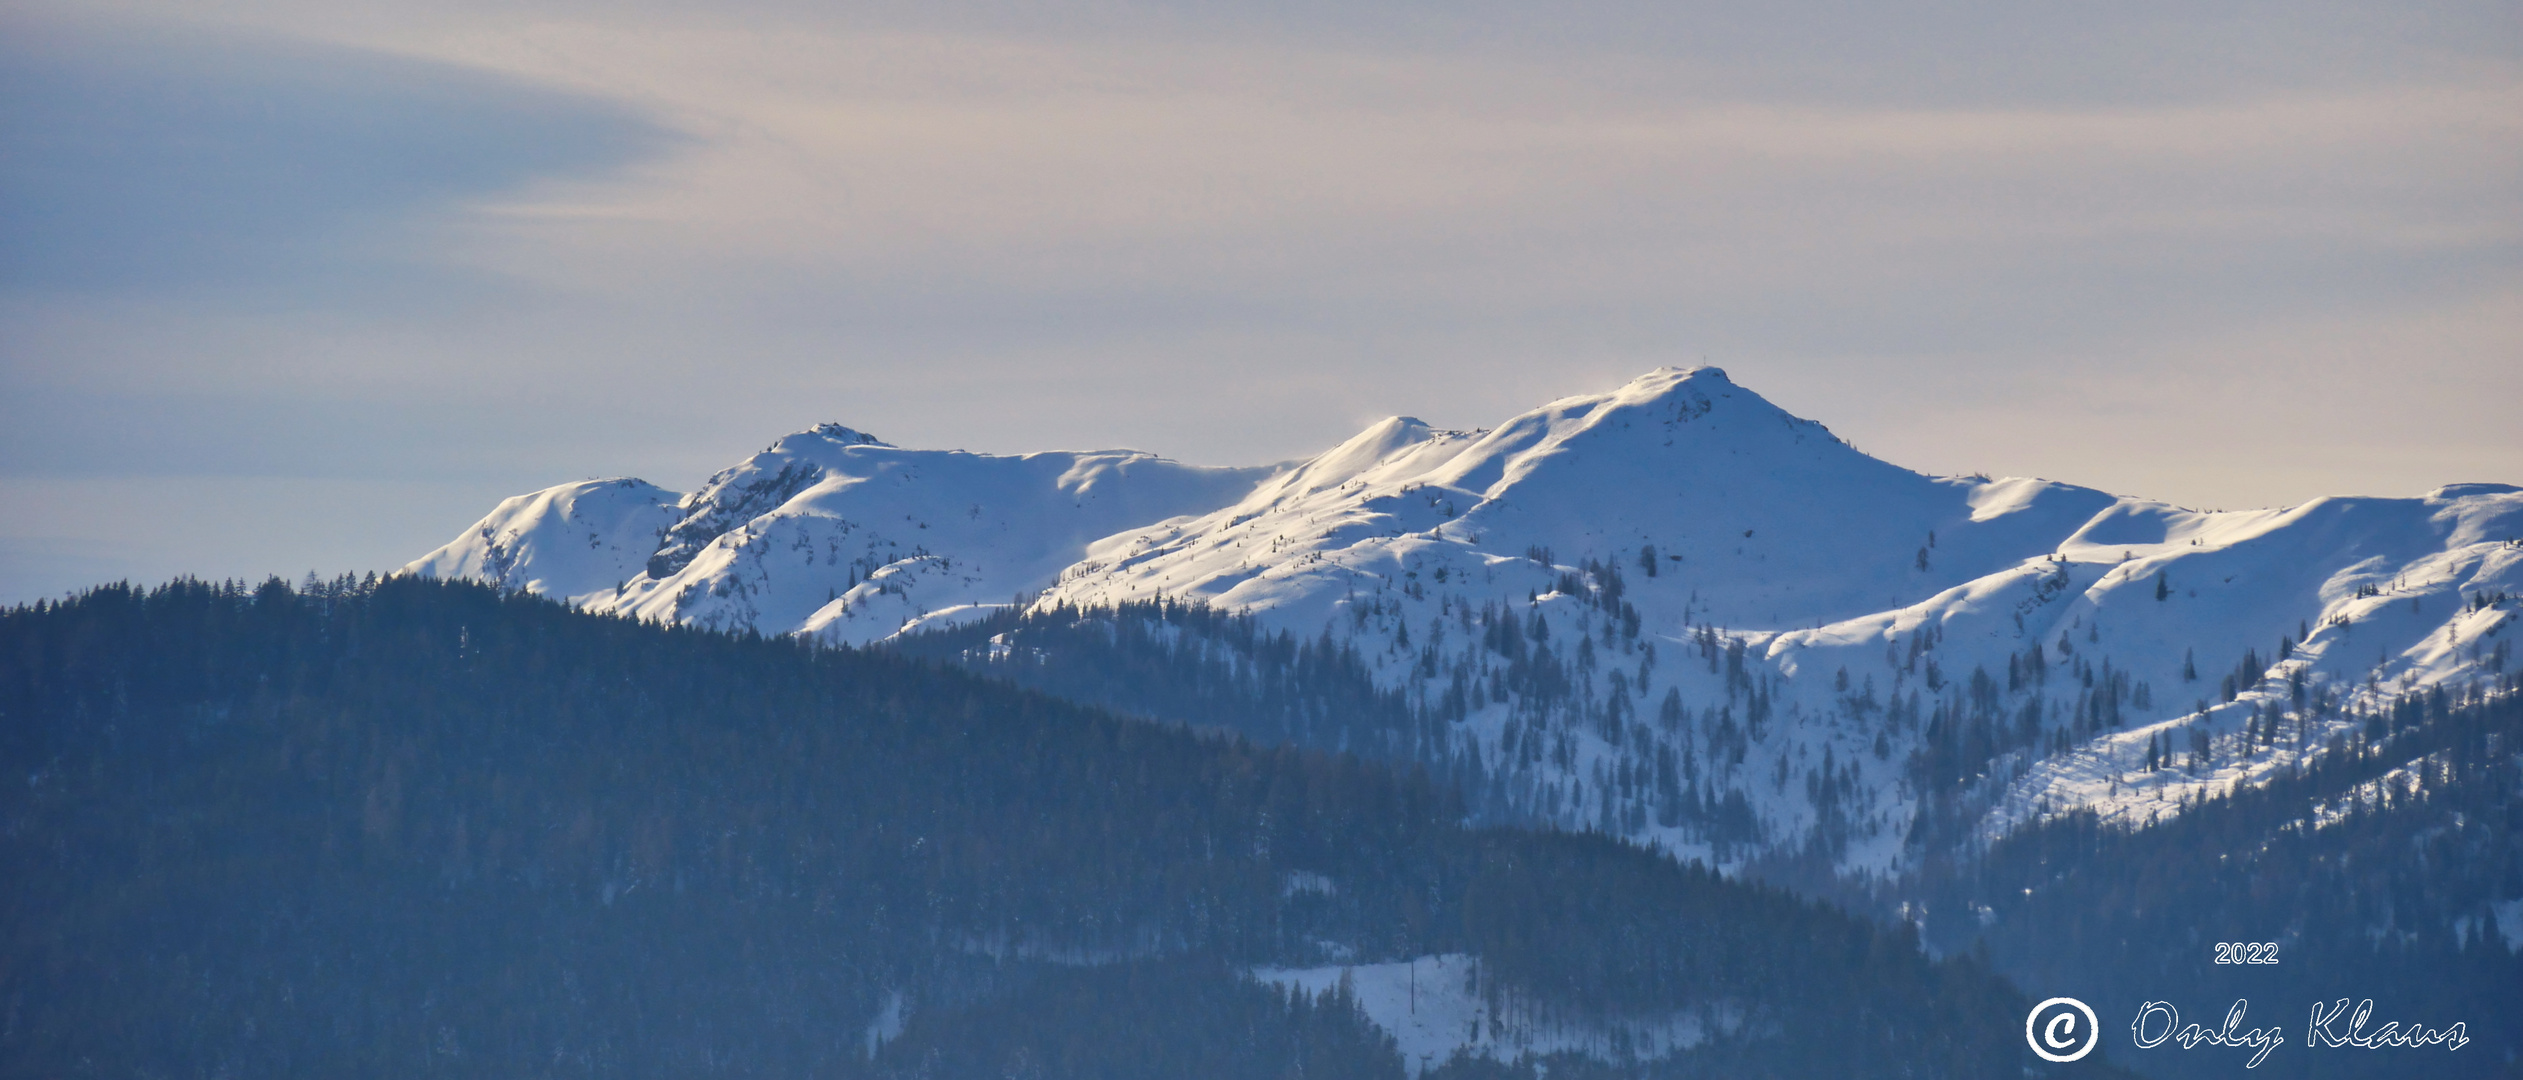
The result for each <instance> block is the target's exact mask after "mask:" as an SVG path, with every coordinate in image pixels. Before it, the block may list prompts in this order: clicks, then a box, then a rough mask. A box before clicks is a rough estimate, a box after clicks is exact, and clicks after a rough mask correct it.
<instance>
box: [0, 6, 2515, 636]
mask: <svg viewBox="0 0 2523 1080" xmlns="http://www.w3.org/2000/svg"><path fill="white" fill-rule="evenodd" d="M702 7H706V10H696V9H697V8H702ZM1364 7H1366V6H1363V5H1353V4H1333V3H1323V2H1314V0H1294V2H1287V3H1277V4H1269V5H1256V4H1225V3H1217V2H1214V0H1145V2H1142V0H1108V2H1087V3H1079V4H1071V5H1056V6H1046V5H1040V4H1015V3H1004V4H1002V3H990V2H963V0H930V2H923V3H917V4H914V3H870V4H851V3H812V4H810V3H803V2H790V0H736V2H732V3H718V4H712V5H686V4H659V3H652V2H648V0H626V2H609V3H604V4H595V3H579V2H574V0H498V2H489V0H482V2H469V0H456V2H446V3H434V4H426V5H415V4H410V3H408V2H398V3H378V2H369V0H327V2H323V3H317V2H314V0H225V2H222V3H220V4H216V5H201V4H175V3H160V2H154V0H136V2H127V3H83V4H63V3H51V2H33V3H29V2H24V0H0V499H5V504H4V505H6V506H7V507H8V508H9V509H8V512H7V513H6V514H5V515H0V603H12V602H22V601H27V600H32V599H34V598H36V597H40V596H55V595H60V594H62V593H64V592H66V591H68V590H72V589H76V588H79V587H82V586H85V585H89V584H94V583H98V582H103V581H108V580H114V579H120V578H130V579H132V580H136V581H144V582H145V581H154V580H162V579H165V578H168V577H172V576H174V575H177V574H195V575H202V576H209V577H230V576H236V577H260V576H262V575H264V574H267V573H281V574H285V575H288V576H291V577H296V576H299V575H302V574H304V573H306V572H309V571H316V572H321V573H325V574H331V573H335V572H341V571H364V570H389V569H392V568H393V567H395V566H399V565H401V564H402V563H403V562H405V561H408V560H410V559H412V558H415V557H417V556H419V555H421V554H423V553H424V552H426V551H428V550H429V549H430V548H432V547H435V546H436V545H438V544H440V543H443V542H445V541H446V540H448V539H450V538H452V537H454V536H455V535H456V534H457V533H458V532H460V531H462V530H463V529H464V528H465V527H466V526H467V525H468V524H469V523H471V522H472V521H473V520H474V519H476V518H478V517H480V516H481V515H482V514H483V513H486V512H488V510H489V509H490V508H491V506H492V505H494V504H495V503H496V502H497V501H498V500H499V499H500V498H502V497H504V496H507V495H511V494H516V493H519V492H523V491H528V490H532V489H535V488H539V487H543V486H547V485H550V484H554V483H561V482H567V481H573V480H579V479H584V478H588V477H596V476H620V475H634V476H641V477H644V478H646V479H649V480H651V481H654V482H656V483H659V484H663V485H666V486H668V487H670V488H676V489H683V488H687V487H689V486H691V485H693V484H695V483H696V482H698V481H699V480H700V479H701V478H702V477H704V476H706V475H707V474H709V473H710V472H712V471H715V470H716V469H718V468H722V467H725V466H727V465H730V464H733V463H735V462H736V461H738V460H740V459H742V458H743V457H744V456H745V455H747V454H749V453H751V452H753V451H754V450H757V449H759V448H761V447H762V446H764V445H766V444H768V443H769V442H770V441H771V440H772V439H774V438H776V437H777V436H778V435H780V434H782V433H784V432H788V431H793V430H797V429H801V428H804V427H808V426H811V425H813V424H815V423H818V422H823V421H839V422H842V423H846V424H849V425H850V426H853V427H856V428H859V429H862V430H866V431H871V432H874V433H876V434H877V435H879V436H880V437H883V438H885V439H887V440H889V441H892V442H894V443H897V444H900V445H905V446H920V447H959V448H965V449H971V450H977V451H985V452H997V453H1015V452H1024V451H1030V450H1044V449H1088V448H1103V447H1114V446H1128V447H1136V448H1139V449H1145V450H1150V451H1154V452H1157V453H1161V454H1165V455H1167V456H1170V457H1174V458H1178V459H1181V460H1186V461H1193V462H1202V463H1215V464H1247V463H1257V462H1266V461H1275V460H1284V459H1288V458H1293V457H1299V456H1303V455H1307V454H1310V453H1313V452H1317V451H1319V450H1322V449H1325V448H1328V447H1329V446H1331V445H1332V444H1334V443H1336V442H1338V441H1339V440H1341V439H1342V438H1345V437H1346V436H1348V435H1349V434H1351V433H1353V432H1355V431H1356V430H1357V429H1359V428H1360V427H1363V426H1365V425H1366V424H1367V423H1369V422H1372V421H1373V420H1375V419H1378V418H1381V417H1384V416H1388V415H1394V414H1405V415H1412V416H1417V417H1420V418H1422V419H1425V420H1427V421H1428V422H1430V423H1433V424H1437V425H1439V426H1442V427H1461V428H1469V427H1482V426H1488V425H1491V424H1494V423H1496V422H1498V421H1499V420H1502V419H1504V418H1506V417H1508V416H1510V415H1513V414H1515V413H1517V412H1520V411H1523V410H1525V409H1528V408H1531V407H1533V406H1535V405H1538V404H1540V403H1542V402H1545V401H1548V400H1550V399H1553V398H1556V397H1561V396H1565V395H1568V394H1574V393H1585V392H1595V391H1601V390H1605V389H1609V388H1611V387H1613V386H1616V385H1618V384H1620V383H1621V382H1623V381H1626V380H1627V379H1628V378H1630V377H1632V376H1635V375H1637V374H1639V373H1641V372H1644V371H1647V370H1649V369H1652V368H1655V367H1659V366H1663V365H1667V364H1674V365H1684V366H1687V365H1692V364H1700V363H1712V364H1717V365H1720V366H1723V367H1725V368H1726V369H1727V370H1728V371H1729V373H1730V374H1731V375H1732V377H1733V378H1734V380H1735V381H1736V382H1737V383H1738V384H1741V385H1743V386H1746V387H1749V388H1750V389H1753V390H1755V391H1757V392H1759V393H1761V394H1763V395H1764V396H1767V397H1769V398H1770V399H1771V400H1773V401H1775V402H1777V403H1779V404H1780V405H1781V406H1783V407H1785V408H1787V409H1789V410H1791V411H1793V412H1796V413H1798V414H1799V415H1803V416H1806V417H1810V418H1813V419H1816V420H1820V421H1822V422H1824V423H1826V424H1829V425H1830V426H1831V427H1832V429H1833V430H1834V431H1836V432H1838V433H1839V434H1840V435H1842V436H1843V437H1845V438H1847V439H1849V440H1850V441H1851V442H1853V443H1854V444H1856V445H1857V446H1858V447H1859V448H1860V449H1863V450H1866V451H1867V452H1869V453H1872V454H1875V455H1876V456H1878V457H1882V458H1885V459H1887V460H1890V461H1893V462H1896V463H1898V464H1902V465H1905V466H1908V467H1911V468H1914V469H1918V470H1921V471H1924V472H1931V473H1968V472H1987V473H1989V474H1991V475H2035V476H2044V477H2049V478H2052V479H2058V480H2065V481H2069V482H2074V483H2080V484H2087V485H2091V486H2095V487H2100V488H2104V489H2106V490H2110V491H2114V492H2118V493H2123V494H2130V495H2140V496H2146V497H2150V498H2158V499H2165V500H2169V501H2173V502H2176V503H2180V504H2183V505H2188V506H2196V507H2206V508H2239V507H2248V506H2270V505H2286V504H2291V503H2295V502H2300V501H2302V500H2305V499H2308V498H2312V497H2316V496H2319V495H2324V494H2370V495H2396V496H2408V495H2416V494H2420V493H2423V492H2425V491H2427V490H2429V489H2432V488H2434V487H2436V486H2439V485H2441V484H2445V483H2451V482H2461V481H2482V480H2486V481H2502V482H2509V483H2523V420H2518V419H2517V417H2518V415H2523V7H2518V6H2516V5H2514V4H2512V3H2510V2H2505V0H2497V2H2435V0H2415V2H2395V3H2355V4H2346V3H2322V2H2319V0H2314V2H2309V3H2288V4H2274V3H2270V4H2222V5H2210V4H2198V3H2178V4H2175V3H2150V2H2137V3H2128V4H2118V5H2108V6H2104V7H2097V6H2095V5H2068V4H2059V3H2040V2H2034V3H2025V2H2023V0H2011V2H2007V3H1924V4H1911V5H1899V6H1895V5H1882V4H1853V3H1844V2H1842V3H1805V2H1788V3H1780V4H1763V5H1740V4H1701V3H1689V2H1683V3H1673V2H1658V3H1646V2H1639V3H1625V2H1612V3H1594V2H1582V0H1581V2H1570V3H1560V4H1552V5H1530V4H1520V5H1511V4H1501V3H1490V2H1483V0H1472V2H1449V3H1436V2H1424V3H1423V2H1414V0H1403V2H1399V3H1392V4H1384V5H1375V6H1373V7H1372V10H1362V8H1364Z"/></svg>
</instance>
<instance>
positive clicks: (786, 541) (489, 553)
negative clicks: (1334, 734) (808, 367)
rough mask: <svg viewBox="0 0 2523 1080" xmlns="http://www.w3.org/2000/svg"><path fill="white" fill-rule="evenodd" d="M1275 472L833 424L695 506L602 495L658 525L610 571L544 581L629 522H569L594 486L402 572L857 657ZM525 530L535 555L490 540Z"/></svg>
mask: <svg viewBox="0 0 2523 1080" xmlns="http://www.w3.org/2000/svg"><path fill="white" fill-rule="evenodd" d="M1271 471H1272V470H1271V469H1270V468H1259V469H1230V468H1208V467H1201V466H1192V465H1183V464H1180V463H1177V462H1173V461H1168V460H1166V459H1164V458H1160V457H1156V456H1154V455H1151V454H1144V453H1140V452H1137V451H1132V450H1105V451H1093V452H1085V453H1061V452H1055V453H1041V454H1026V455H1023V456H1021V457H1007V456H997V455H989V454H973V453H966V452H964V451H960V450H906V449H903V448H901V447H897V446H893V445H890V444H887V443H885V442H882V441H880V440H878V439H876V438H874V437H873V436H869V435H867V434H865V433H862V432H859V431H855V430H852V429H850V428H847V427H843V426H841V425H839V424H825V425H822V426H820V427H816V428H813V429H811V430H808V431H801V432H797V433H795V434H792V435H788V436H786V437H784V438H782V439H780V440H779V441H778V442H776V443H773V444H772V445H771V446H770V448H768V449H766V450H764V451H762V452H761V453H759V454H755V455H754V456H753V457H751V458H749V459H747V460H746V461H745V462H744V463H742V464H740V465H737V466H736V467H734V468H731V469H728V470H726V471H724V472H721V473H719V474H717V475H716V476H712V477H710V478H709V480H708V481H706V482H705V483H703V484H702V486H701V487H700V489H699V490H697V491H694V492H692V493H691V494H689V495H683V496H679V497H678V496H675V495H673V494H672V493H670V492H664V491H661V490H660V489H657V488H655V487H652V486H650V485H647V484H644V483H641V482H639V481H609V482H608V483H619V484H626V485H636V487H635V488H632V487H626V488H624V489H623V490H624V491H626V492H627V491H634V490H636V491H637V492H639V493H640V495H639V497H640V498H645V499H649V500H650V501H651V502H653V503H656V504H658V505H661V506H663V507H664V509H662V510H660V511H659V512H657V513H653V514H648V515H647V516H641V517H638V519H637V521H636V522H632V523H631V524H625V525H621V526H619V527H616V528H614V531H613V532H609V533H607V534H606V535H608V536H614V535H617V534H618V535H620V536H622V537H624V538H625V539H624V542H623V544H622V545H621V546H619V547H618V548H617V547H608V548H604V549H602V557H598V556H595V555H589V556H585V557H581V556H580V555H579V553H578V552H576V551H575V549H572V550H571V551H570V552H569V559H568V560H567V562H566V566H567V569H566V571H553V572H547V571H545V570H544V569H543V568H542V561H541V560H544V559H547V558H552V557H554V556H552V555H550V554H549V553H551V552H556V551H558V550H559V549H560V547H561V545H560V544H559V543H558V542H557V541H547V540H546V539H545V535H544V534H545V533H551V534H552V536H553V537H559V536H561V535H563V534H566V535H567V536H569V537H571V538H573V539H574V538H575V537H576V535H577V531H576V530H580V529H581V528H582V526H581V524H580V519H581V518H586V519H588V520H587V521H586V523H585V525H584V527H585V528H588V529H593V528H596V527H597V525H598V524H600V523H601V522H607V521H613V520H615V518H620V519H621V520H623V521H629V520H630V519H629V518H626V517H622V512H621V511H618V510H616V509H614V508H613V503H611V502H608V503H605V504H603V506H602V507H601V508H594V509H584V510H580V511H578V517H572V516H571V510H570V508H571V507H574V506H578V507H583V506H585V505H586V504H587V502H588V498H587V495H586V494H585V493H584V491H583V490H582V489H586V488H588V487H589V485H569V486H565V487H560V488H553V489H550V490H548V491H544V492H539V493H536V494H534V495H526V496H519V497H518V498H515V499H510V500H508V502H506V503H502V504H501V506H500V509H499V511H497V512H495V513H494V514H493V515H492V516H491V517H490V518H486V519H484V521H483V522H482V523H481V524H479V525H476V526H475V527H474V528H473V529H471V530H468V531H467V532H466V534H465V535H464V536H462V537H459V538H458V539H457V540H456V541H455V542H453V543H450V544H449V545H447V546H446V547H443V548H440V549H439V550H438V551H436V552H432V553H431V554H429V555H428V556H425V557H423V558H421V559H420V560H418V561H416V562H413V563H412V564H410V565H409V566H406V567H404V572H406V573H419V574H434V575H438V576H468V577H478V578H482V579H485V580H490V581H495V582H498V583H500V584H503V585H509V586H514V587H522V588H530V589H533V590H534V591H537V592H540V593H544V594H547V595H553V596H560V597H567V598H570V599H572V600H573V601H575V602H577V603H579V604H581V605H582V606H584V607H586V608H588V609H590V610H594V611H604V612H615V613H620V614H626V615H632V616H636V617H640V618H645V619H657V620H663V621H671V622H680V623H687V624H691V625H696V626H705V627H712V628H718V629H730V630H733V629H752V630H757V631H760V632H763V633H768V634H789V633H802V634H807V635H811V636H813V637H815V638H816V639H818V640H822V641H826V642H829V643H834V644H864V643H866V642H870V641H876V640H881V639H883V638H886V637H889V636H891V635H893V634H895V633H898V632H900V631H902V630H903V629H905V628H906V627H911V626H915V625H922V624H927V623H930V622H933V621H935V620H941V619H953V618H955V617H957V616H959V615H963V614H969V613H973V612H977V611H982V610H989V609H992V608H996V607H1001V606H1004V605H1006V604H1008V603H1010V602H1012V601H1013V600H1015V598H1016V597H1018V596H1019V595H1020V594H1024V593H1029V592H1033V591H1036V590H1040V589H1042V588H1043V587H1045V586H1047V585H1049V584H1051V583H1052V582H1053V581H1054V580H1055V579H1056V578H1057V577H1058V575H1059V573H1060V571H1061V570H1062V568H1064V567H1067V566H1068V565H1070V564H1071V563H1073V562H1075V561H1076V560H1077V559H1078V558H1079V557H1080V556H1082V555H1083V554H1084V553H1085V551H1086V547H1087V545H1088V544H1089V543H1090V542H1092V541H1094V540H1096V539H1099V538H1101V537H1103V536H1105V535H1107V534H1109V533H1111V532H1113V531H1115V530H1118V529H1124V528H1129V527H1132V526H1135V525H1142V524H1146V523H1149V522H1154V521H1162V520H1164V519H1167V518H1170V517H1174V516H1177V515H1182V514H1187V513H1196V512H1200V511H1205V510H1208V509H1211V508H1213V507H1216V506H1219V505H1221V504H1224V503H1226V502H1228V501H1231V500H1233V499H1235V498H1236V497H1238V496H1240V495H1241V494H1243V493H1244V492H1245V491H1247V490H1249V489H1250V488H1251V487H1252V486H1253V484H1254V483H1255V482H1256V481H1258V480H1260V479H1261V478H1263V477H1265V476H1268V475H1269V474H1270V473H1271ZM607 490H610V489H607ZM621 498H622V499H628V498H630V496H627V495H626V496H622V497H621ZM573 500H575V501H573ZM617 501H619V500H617ZM605 515H613V517H606V516H605ZM521 529H523V530H526V531H525V532H524V533H522V534H521V535H524V536H527V537H529V538H531V539H532V541H533V542H532V543H531V544H529V543H524V542H508V543H494V542H492V541H490V540H486V539H484V538H485V537H504V536H507V535H509V534H510V533H512V532H518V531H519V530H521ZM533 530H542V531H539V532H538V531H533ZM623 530H630V531H628V532H625V531H623ZM643 530H644V531H643ZM633 532H636V533H637V534H638V535H637V536H636V537H633V536H632V533H633ZM633 539H636V541H637V542H636V543H632V542H631V540H633ZM634 549H636V553H635V554H633V553H632V552H633V551H634ZM555 583H558V584H555Z"/></svg>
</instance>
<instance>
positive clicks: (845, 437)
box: [805, 421, 893, 446]
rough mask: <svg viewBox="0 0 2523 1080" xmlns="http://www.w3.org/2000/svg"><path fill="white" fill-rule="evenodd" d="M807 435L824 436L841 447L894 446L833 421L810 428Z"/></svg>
mask: <svg viewBox="0 0 2523 1080" xmlns="http://www.w3.org/2000/svg"><path fill="white" fill-rule="evenodd" d="M805 434H809V435H821V436H823V437H824V438H827V439H830V440H832V441H834V442H837V443H840V444H841V445H843V446H892V445H893V444H892V443H889V442H886V441H885V440H883V439H879V438H877V437H876V436H874V435H870V434H868V433H866V432H864V431H860V430H859V429H857V428H854V427H850V426H848V425H846V424H840V423H834V422H831V421H826V422H824V423H821V424H817V425H815V426H814V427H811V428H808V429H806V431H805Z"/></svg>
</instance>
